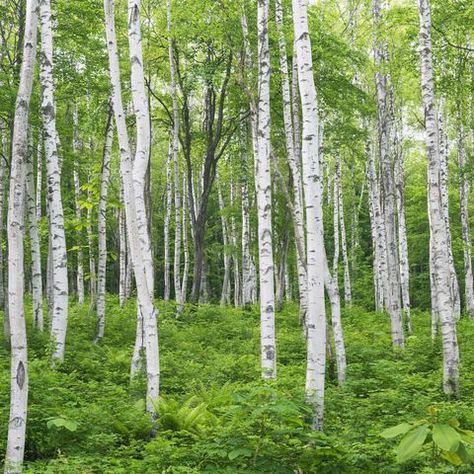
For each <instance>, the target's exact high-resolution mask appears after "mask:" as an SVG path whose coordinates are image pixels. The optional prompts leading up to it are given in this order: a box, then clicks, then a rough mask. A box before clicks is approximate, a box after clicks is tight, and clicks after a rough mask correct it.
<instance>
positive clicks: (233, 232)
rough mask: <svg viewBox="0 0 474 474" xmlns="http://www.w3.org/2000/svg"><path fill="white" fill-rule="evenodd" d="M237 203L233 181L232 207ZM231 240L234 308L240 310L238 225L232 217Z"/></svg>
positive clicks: (231, 192)
mask: <svg viewBox="0 0 474 474" xmlns="http://www.w3.org/2000/svg"><path fill="white" fill-rule="evenodd" d="M234 201H235V186H234V181H233V180H232V179H231V183H230V205H231V207H232V208H234V204H235V203H234ZM230 239H231V242H232V263H233V269H234V306H235V307H236V308H238V307H239V306H240V305H241V302H242V291H241V288H240V265H239V257H238V256H237V225H236V223H235V217H234V216H233V215H232V216H231V218H230Z"/></svg>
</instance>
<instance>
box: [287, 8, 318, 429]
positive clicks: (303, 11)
mask: <svg viewBox="0 0 474 474" xmlns="http://www.w3.org/2000/svg"><path fill="white" fill-rule="evenodd" d="M292 3H293V23H294V33H295V39H296V41H295V43H296V45H295V47H296V50H297V64H298V85H299V92H300V98H301V109H302V117H303V130H302V159H303V187H304V200H305V209H306V236H307V257H306V258H307V277H308V312H307V318H306V319H307V323H306V327H307V333H308V336H307V368H306V398H307V401H308V403H309V404H311V406H313V408H314V421H313V427H314V428H315V429H317V430H322V428H323V417H324V384H325V380H324V379H325V372H326V315H325V307H324V279H323V270H324V241H323V224H322V218H323V216H322V202H321V200H322V183H321V170H320V169H319V168H320V166H319V157H318V155H319V141H318V133H319V128H318V122H319V120H318V111H317V97H316V87H315V84H314V77H313V61H312V55H311V39H310V36H309V29H308V12H307V4H306V1H305V0H293V2H292Z"/></svg>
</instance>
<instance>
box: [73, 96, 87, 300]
mask: <svg viewBox="0 0 474 474" xmlns="http://www.w3.org/2000/svg"><path fill="white" fill-rule="evenodd" d="M72 117H73V141H72V145H73V151H74V155H76V154H77V153H78V152H79V148H80V146H79V139H78V123H79V119H78V116H77V103H76V102H74V105H73V112H72ZM73 166H74V169H73V180H74V204H75V209H76V219H77V224H78V225H79V226H80V224H81V203H80V200H81V186H80V182H79V169H78V164H77V160H76V156H75V159H74V165H73ZM77 239H78V242H77V246H78V249H77V275H76V277H77V279H76V282H77V301H78V303H79V304H84V252H83V251H82V242H81V232H80V231H78V232H77Z"/></svg>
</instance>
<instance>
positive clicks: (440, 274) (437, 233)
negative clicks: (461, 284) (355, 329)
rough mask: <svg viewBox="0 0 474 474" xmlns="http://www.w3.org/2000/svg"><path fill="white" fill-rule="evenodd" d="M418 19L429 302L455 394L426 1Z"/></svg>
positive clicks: (455, 355)
mask: <svg viewBox="0 0 474 474" xmlns="http://www.w3.org/2000/svg"><path fill="white" fill-rule="evenodd" d="M418 10H419V18H420V31H419V41H420V58H421V91H422V98H423V106H424V112H425V126H426V136H425V139H426V151H427V158H428V199H429V216H430V236H431V253H432V258H431V262H430V263H431V264H432V266H431V268H430V272H431V274H432V283H433V284H434V286H435V289H436V291H435V292H432V296H434V297H435V298H436V302H434V301H432V304H434V305H435V306H436V308H437V310H438V311H439V317H440V321H441V333H442V342H443V388H444V391H445V393H446V394H451V395H456V394H457V393H458V392H459V348H458V342H457V334H456V320H455V315H454V314H453V313H454V305H453V298H452V294H451V291H450V288H451V275H450V272H449V268H450V267H449V256H448V251H447V247H448V236H447V228H446V221H445V218H444V213H443V208H442V202H441V197H440V194H441V189H440V176H441V158H440V150H439V129H438V125H439V124H438V119H437V114H438V111H437V109H436V104H435V92H434V79H433V59H432V46H431V11H430V4H429V1H428V0H418Z"/></svg>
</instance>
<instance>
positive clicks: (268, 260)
mask: <svg viewBox="0 0 474 474" xmlns="http://www.w3.org/2000/svg"><path fill="white" fill-rule="evenodd" d="M268 14H269V0H259V1H258V13H257V27H258V90H259V97H258V112H257V127H258V133H257V153H256V155H255V188H256V194H257V212H258V214H257V217H258V248H259V278H260V325H261V326H260V337H261V339H260V351H261V352H260V355H261V364H262V377H263V378H264V379H274V378H276V342H275V289H274V276H273V273H274V267H273V245H272V211H271V209H272V196H271V189H272V187H271V172H270V146H271V144H270V49H269V39H268Z"/></svg>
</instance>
